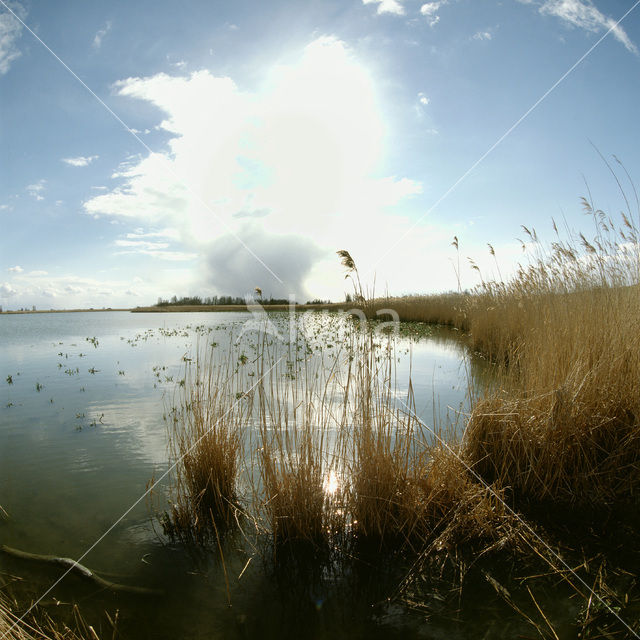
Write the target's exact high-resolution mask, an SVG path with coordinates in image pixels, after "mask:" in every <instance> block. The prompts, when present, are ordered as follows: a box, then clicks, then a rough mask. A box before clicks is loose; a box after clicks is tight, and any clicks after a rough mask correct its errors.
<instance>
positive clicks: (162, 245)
mask: <svg viewBox="0 0 640 640" xmlns="http://www.w3.org/2000/svg"><path fill="white" fill-rule="evenodd" d="M115 244H116V247H131V248H136V249H148V250H157V249H168V248H169V243H168V242H150V241H149V240H116V242H115Z"/></svg>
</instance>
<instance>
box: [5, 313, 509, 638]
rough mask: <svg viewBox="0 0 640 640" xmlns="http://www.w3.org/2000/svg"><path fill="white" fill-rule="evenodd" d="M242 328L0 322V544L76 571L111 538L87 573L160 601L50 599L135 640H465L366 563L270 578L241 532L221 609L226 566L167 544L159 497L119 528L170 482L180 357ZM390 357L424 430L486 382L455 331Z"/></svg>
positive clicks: (35, 581)
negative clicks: (396, 592)
mask: <svg viewBox="0 0 640 640" xmlns="http://www.w3.org/2000/svg"><path fill="white" fill-rule="evenodd" d="M248 317H249V316H248V314H246V313H220V314H218V313H200V314H197V313H193V314H186V313H158V314H132V313H127V312H101V313H69V314H66V313H59V314H30V315H3V316H0V389H1V391H0V403H1V405H0V505H2V506H3V507H4V509H5V510H6V512H7V513H8V515H9V518H8V519H6V520H0V543H1V544H6V545H9V546H12V547H17V548H19V549H22V550H25V551H31V552H35V553H39V554H53V555H56V556H68V557H72V558H78V557H79V556H81V555H82V554H84V553H85V552H86V551H87V550H88V549H89V548H91V547H92V545H94V543H95V542H96V541H97V540H98V539H100V537H101V536H103V535H104V534H105V532H107V531H108V530H109V529H110V528H111V527H113V528H112V530H111V531H110V532H109V533H108V535H107V536H105V537H104V539H102V540H101V541H100V543H99V544H97V545H96V546H95V547H94V548H93V549H92V550H91V551H90V553H89V554H88V555H87V556H86V557H85V558H84V560H83V561H82V562H83V564H85V565H86V566H88V567H90V568H92V569H93V570H95V571H96V572H97V573H103V574H105V575H113V576H121V578H118V580H120V581H122V582H127V583H129V584H135V585H140V586H151V587H160V588H162V589H164V590H165V591H166V594H167V595H166V596H165V597H164V598H162V599H160V600H159V599H157V598H136V597H133V596H127V597H123V596H122V595H120V596H113V595H109V594H105V593H99V592H98V593H96V589H95V588H94V587H93V586H92V585H91V584H88V583H86V582H84V581H81V580H80V579H75V578H71V579H65V581H64V582H63V583H62V584H61V585H58V586H56V587H55V589H54V590H53V591H52V592H51V594H49V595H48V596H47V600H48V601H49V603H51V602H52V598H53V597H55V598H56V599H58V600H61V601H63V602H70V601H72V600H73V601H76V602H79V603H80V604H81V606H82V608H83V610H85V611H86V612H87V613H88V614H91V613H93V612H100V611H103V610H105V609H106V610H108V611H111V612H113V611H115V610H116V609H118V610H120V612H121V613H120V615H121V619H122V629H123V630H124V631H125V632H127V631H128V632H129V633H130V636H131V637H137V638H176V637H189V638H218V637H220V638H230V637H231V638H235V637H238V638H243V637H261V638H269V637H274V638H275V637H277V638H282V637H301V635H302V636H303V637H317V638H324V637H344V638H357V637H381V638H382V637H385V638H386V637H403V638H404V637H434V638H435V637H452V635H454V636H455V635H456V634H459V636H457V637H468V636H467V635H466V632H465V631H464V629H465V623H464V620H461V619H460V617H459V616H457V617H455V619H454V618H452V617H451V615H450V612H449V613H446V615H445V614H443V615H442V616H438V615H434V616H432V617H430V618H429V620H427V619H425V616H424V612H422V613H420V614H417V613H411V612H410V611H408V610H405V609H404V608H402V607H400V606H399V605H395V604H390V602H388V601H387V600H386V598H387V596H388V595H389V593H390V592H391V591H392V589H393V585H394V584H395V581H397V579H398V578H399V576H398V575H395V574H394V572H395V571H396V570H397V571H401V568H395V569H392V570H390V572H389V573H387V574H385V575H386V577H387V578H388V583H387V582H386V581H385V578H384V577H382V578H381V576H380V575H379V574H376V575H373V574H372V573H371V571H370V570H369V569H368V568H367V567H366V566H364V565H363V566H362V567H360V566H358V565H355V566H354V567H352V568H351V569H350V570H349V571H348V572H347V574H343V575H339V576H330V575H329V574H331V568H330V567H329V568H327V567H324V569H322V571H321V572H323V575H321V576H319V577H318V580H317V581H314V580H309V579H308V577H305V578H304V579H302V580H300V581H298V580H296V576H292V575H289V574H287V575H286V576H284V575H282V574H281V573H275V574H274V572H273V571H272V570H271V569H270V568H269V567H268V563H265V562H264V561H263V560H261V559H260V558H259V555H256V554H255V553H252V552H251V550H250V549H249V550H248V549H247V545H246V543H245V542H244V541H243V538H242V536H240V535H239V536H238V537H237V539H232V540H230V541H227V543H226V546H225V553H224V557H225V562H226V570H227V573H228V576H229V593H230V598H231V606H229V604H228V595H227V589H226V584H225V580H224V571H223V567H222V566H221V563H220V561H219V555H217V554H211V555H206V554H203V555H201V556H199V557H194V556H193V555H190V553H189V552H188V550H185V549H184V548H183V547H181V546H180V545H175V544H169V542H168V541H167V540H166V539H165V538H164V537H163V535H162V533H161V528H160V527H159V525H158V521H157V518H156V517H155V515H154V513H157V511H158V510H161V509H162V508H163V506H164V505H166V496H165V494H164V488H163V487H159V488H157V489H156V490H155V491H154V495H153V501H152V502H150V501H149V500H142V501H140V502H139V503H138V504H137V505H136V506H134V507H133V508H132V509H131V510H130V511H129V512H128V513H126V515H124V514H125V512H127V510H128V509H129V508H130V507H131V506H132V505H134V504H135V503H136V501H137V500H139V498H140V496H142V495H143V494H144V492H145V489H146V487H147V485H148V483H149V481H150V479H151V478H152V477H154V476H155V477H158V476H160V475H161V474H162V473H163V472H164V471H165V470H166V469H167V465H168V462H167V459H168V455H167V442H166V424H165V422H164V420H163V415H164V414H165V413H166V411H167V408H168V407H169V406H170V405H171V402H172V398H173V397H174V393H175V390H176V385H178V384H179V381H180V380H181V378H182V376H183V375H184V367H185V358H189V357H191V356H193V355H194V351H195V348H196V347H195V345H196V344H200V345H201V346H202V345H203V344H210V343H212V342H217V343H218V345H219V347H218V348H220V349H224V345H226V344H228V343H229V340H230V336H231V335H232V334H233V335H236V334H239V332H240V331H241V330H242V327H243V324H244V322H245V321H246V320H247V318H248ZM309 322H310V324H309V325H308V326H307V329H308V330H309V335H310V336H311V339H312V340H315V344H316V346H319V345H320V346H321V347H322V349H323V352H324V353H330V352H331V350H332V349H334V350H336V349H338V348H339V345H338V344H332V343H331V341H329V339H328V338H327V336H326V334H322V331H319V330H317V327H320V326H321V325H322V322H323V319H322V317H321V316H320V315H318V316H317V320H310V321H309ZM314 323H315V324H314ZM283 326H285V327H286V317H285V320H284V325H283ZM314 327H315V329H314ZM314 336H315V337H314ZM396 355H397V379H398V386H399V388H400V389H401V390H402V389H406V385H407V381H408V376H409V371H411V375H412V379H413V385H414V389H415V396H416V408H417V411H418V413H419V414H420V416H421V417H422V418H423V419H424V420H425V422H426V423H427V424H428V425H433V424H434V423H438V422H441V423H443V422H446V421H447V420H451V421H455V420H456V419H457V417H456V416H457V415H458V410H460V409H461V408H462V410H464V407H465V405H466V394H467V388H468V382H467V380H468V374H469V373H470V372H473V373H475V374H477V373H478V371H479V368H478V367H479V365H478V363H475V362H474V361H473V360H472V359H470V358H469V357H468V356H467V355H466V351H465V347H464V345H463V344H462V342H461V341H460V340H459V339H458V338H457V336H456V334H455V333H454V332H451V331H439V332H438V331H437V332H435V333H434V335H433V336H431V337H429V338H421V339H419V340H409V339H402V340H400V341H399V343H398V347H397V354H396ZM461 424H462V423H461ZM123 515H124V517H123ZM114 523H117V524H116V525H115V526H113V525H114ZM249 558H251V560H249V563H248V565H247V561H248V559H249ZM243 569H244V573H242V572H243ZM0 571H3V572H4V575H5V576H6V575H9V574H13V575H15V574H17V575H20V576H23V577H25V578H27V580H26V581H25V582H24V584H22V585H20V586H19V589H22V591H23V593H24V595H26V596H28V597H34V598H37V597H39V596H40V595H41V593H43V592H44V591H46V590H47V589H48V588H49V587H50V586H51V585H52V584H53V583H54V582H55V580H56V579H57V577H58V576H60V574H61V573H62V571H60V570H59V569H56V568H51V567H46V566H43V565H39V564H34V563H28V562H21V561H18V560H15V559H9V558H7V557H6V556H2V555H0ZM241 573H242V577H241V578H240V579H238V576H239V575H240V574H241ZM61 606H62V605H61ZM65 606H66V605H65ZM502 613H504V612H502ZM502 613H501V612H500V610H499V607H498V609H496V610H495V611H494V610H493V609H492V610H491V611H490V612H488V613H487V611H485V612H484V613H483V615H484V617H485V619H486V620H487V621H488V622H487V624H488V625H489V626H491V624H493V623H492V622H491V620H492V619H493V617H495V618H496V619H499V617H500V615H502ZM472 615H475V614H472Z"/></svg>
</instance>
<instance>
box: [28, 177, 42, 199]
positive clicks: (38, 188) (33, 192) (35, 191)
mask: <svg viewBox="0 0 640 640" xmlns="http://www.w3.org/2000/svg"><path fill="white" fill-rule="evenodd" d="M46 183H47V181H46V180H38V182H36V183H34V184H30V185H27V187H26V191H27V193H28V194H29V195H30V196H31V197H32V198H35V199H36V200H44V196H43V195H42V192H43V191H44V188H45V185H46Z"/></svg>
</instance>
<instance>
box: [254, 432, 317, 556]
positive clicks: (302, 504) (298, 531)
mask: <svg viewBox="0 0 640 640" xmlns="http://www.w3.org/2000/svg"><path fill="white" fill-rule="evenodd" d="M280 435H281V434H276V435H275V437H274V439H270V438H269V435H268V434H267V433H265V432H263V447H262V450H261V452H260V460H261V471H262V482H263V487H264V492H265V496H267V499H266V502H265V511H266V514H267V521H268V523H269V525H270V530H271V534H272V537H273V540H274V543H275V544H276V546H280V545H281V544H283V543H289V542H294V541H306V542H310V543H313V544H315V545H323V544H325V542H326V541H327V538H328V536H329V533H330V530H329V524H328V522H327V517H328V513H327V509H326V503H327V502H328V496H327V494H326V493H325V487H324V465H323V463H322V459H321V451H322V450H321V449H319V448H318V447H316V446H314V442H313V433H312V431H311V430H310V429H309V428H308V427H307V428H305V427H303V428H302V429H301V433H298V432H297V429H294V431H293V434H292V437H293V441H289V442H286V443H284V442H282V441H280V440H279V438H280Z"/></svg>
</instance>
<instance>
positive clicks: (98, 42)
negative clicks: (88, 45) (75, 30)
mask: <svg viewBox="0 0 640 640" xmlns="http://www.w3.org/2000/svg"><path fill="white" fill-rule="evenodd" d="M109 31H111V21H110V20H109V21H107V23H106V24H105V25H104V27H103V28H102V29H100V30H99V31H98V32H97V33H96V35H95V36H94V38H93V48H94V49H99V48H100V47H101V46H102V40H103V39H104V37H105V36H106V35H107V33H109Z"/></svg>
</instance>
